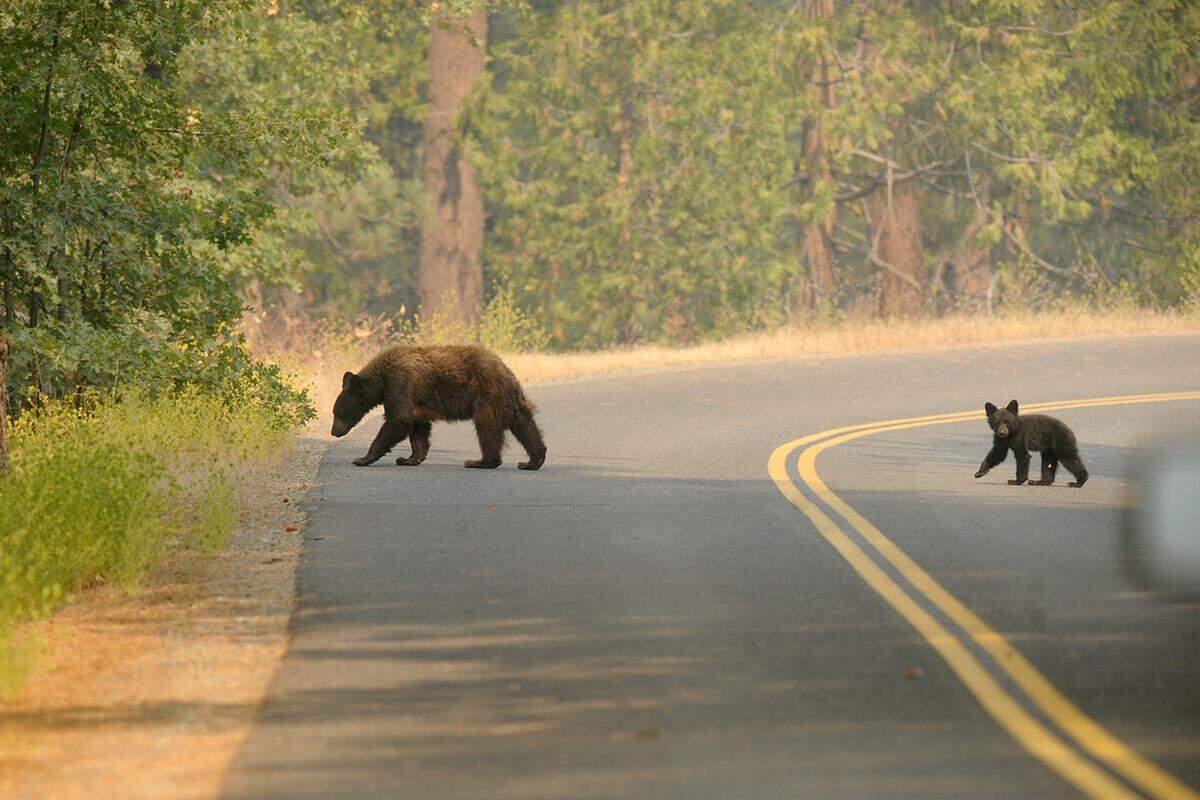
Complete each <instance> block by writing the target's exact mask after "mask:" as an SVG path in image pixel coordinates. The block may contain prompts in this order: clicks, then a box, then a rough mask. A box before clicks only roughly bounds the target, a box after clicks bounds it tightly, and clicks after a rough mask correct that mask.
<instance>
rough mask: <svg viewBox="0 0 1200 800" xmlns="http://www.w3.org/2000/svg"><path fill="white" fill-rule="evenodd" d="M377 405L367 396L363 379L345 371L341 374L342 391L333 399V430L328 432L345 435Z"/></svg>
mask: <svg viewBox="0 0 1200 800" xmlns="http://www.w3.org/2000/svg"><path fill="white" fill-rule="evenodd" d="M377 405H378V403H372V402H371V401H370V400H369V399H368V398H367V392H366V386H365V385H364V382H363V379H362V378H360V377H358V376H357V375H355V374H354V373H353V372H347V373H346V374H345V375H343V376H342V391H341V393H340V394H338V396H337V400H335V401H333V430H331V431H330V433H331V434H333V435H334V436H345V435H346V434H347V433H349V432H350V429H351V428H353V427H354V426H355V425H357V424H358V423H359V422H361V421H362V418H363V417H365V416H366V414H367V412H368V411H370V410H371V409H372V408H374V407H375V406H377Z"/></svg>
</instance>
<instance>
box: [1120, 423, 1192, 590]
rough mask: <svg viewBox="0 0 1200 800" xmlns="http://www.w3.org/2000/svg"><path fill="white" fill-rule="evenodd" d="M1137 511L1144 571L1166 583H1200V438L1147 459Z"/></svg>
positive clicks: (1171, 585)
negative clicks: (1143, 489) (1140, 499)
mask: <svg viewBox="0 0 1200 800" xmlns="http://www.w3.org/2000/svg"><path fill="white" fill-rule="evenodd" d="M1143 478H1144V480H1145V481H1146V482H1147V486H1146V488H1145V494H1144V495H1143V502H1142V504H1141V507H1140V508H1139V509H1138V510H1137V512H1136V515H1137V516H1136V519H1137V525H1136V528H1135V530H1136V531H1137V533H1136V536H1137V542H1136V543H1137V551H1136V552H1137V557H1138V560H1139V566H1140V567H1141V569H1142V571H1143V575H1144V577H1145V578H1146V579H1147V580H1149V581H1150V582H1151V583H1152V584H1153V585H1154V586H1155V587H1158V588H1163V589H1200V442H1197V441H1196V440H1191V441H1189V442H1187V443H1186V444H1183V443H1175V444H1173V445H1170V446H1168V447H1166V448H1164V449H1163V450H1162V451H1161V452H1160V453H1158V454H1157V456H1155V457H1154V458H1153V459H1151V460H1150V462H1149V463H1148V464H1147V465H1146V468H1145V471H1144V473H1143Z"/></svg>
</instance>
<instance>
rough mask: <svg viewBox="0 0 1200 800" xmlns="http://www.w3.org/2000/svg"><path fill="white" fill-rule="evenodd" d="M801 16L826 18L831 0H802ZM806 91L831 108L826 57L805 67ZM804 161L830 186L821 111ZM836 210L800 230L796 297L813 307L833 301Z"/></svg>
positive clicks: (814, 175) (808, 137) (810, 129)
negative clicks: (802, 272)
mask: <svg viewBox="0 0 1200 800" xmlns="http://www.w3.org/2000/svg"><path fill="white" fill-rule="evenodd" d="M804 10H805V16H807V18H808V19H810V20H820V19H827V18H828V17H831V16H833V0H806V3H805V9H804ZM809 92H810V94H811V96H812V99H813V100H814V105H816V106H817V107H819V108H821V109H831V108H833V107H834V97H833V82H832V81H831V80H830V70H829V59H828V57H826V56H825V55H821V56H820V57H819V58H817V59H815V60H814V62H813V64H812V67H811V68H810V70H809ZM804 162H805V167H806V169H807V171H808V175H809V177H810V178H811V179H812V181H813V182H814V184H821V185H824V186H825V187H826V188H829V189H832V187H833V173H832V171H831V170H830V168H829V160H828V159H827V158H826V157H825V142H824V136H823V131H822V124H821V113H820V112H817V113H815V114H814V115H813V118H812V120H811V121H810V124H809V127H808V132H807V133H806V135H805V137H804ZM836 213H837V209H836V207H834V206H831V207H830V209H829V211H828V212H826V214H825V215H824V217H822V218H821V219H820V220H818V221H817V222H815V223H813V224H810V225H808V226H807V227H806V228H805V229H804V242H803V247H802V250H803V254H804V259H805V261H806V262H807V263H808V265H809V270H810V273H809V274H810V279H809V281H808V282H807V285H806V286H805V287H804V292H805V294H806V295H808V297H806V298H801V297H798V298H797V304H799V302H804V301H807V302H809V303H811V304H812V305H813V306H815V307H819V306H821V305H822V304H829V303H831V302H832V301H833V295H834V289H835V288H836V278H835V276H834V271H833V226H834V220H835V216H836Z"/></svg>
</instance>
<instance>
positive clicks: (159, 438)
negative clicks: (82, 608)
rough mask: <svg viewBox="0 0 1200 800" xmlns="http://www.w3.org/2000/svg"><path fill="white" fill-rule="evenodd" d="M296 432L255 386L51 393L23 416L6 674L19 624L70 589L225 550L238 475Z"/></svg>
mask: <svg viewBox="0 0 1200 800" xmlns="http://www.w3.org/2000/svg"><path fill="white" fill-rule="evenodd" d="M294 430H295V420H294V419H293V418H292V417H289V416H288V415H287V414H286V413H281V411H280V408H279V406H278V405H277V404H276V403H273V402H269V401H266V400H264V399H263V397H262V396H261V394H260V393H258V392H256V391H255V390H254V389H253V388H252V389H251V390H248V391H245V392H242V393H232V392H224V393H217V392H213V391H211V390H205V389H201V388H197V387H190V388H185V389H183V390H182V391H180V392H179V393H177V394H173V395H165V394H163V395H160V396H158V397H152V396H149V395H147V394H146V393H144V392H138V391H128V392H126V393H124V394H123V395H120V396H95V395H92V396H84V397H82V398H76V399H75V400H74V402H70V403H68V402H66V401H62V400H47V401H45V402H43V403H41V404H39V405H37V406H35V407H34V408H33V409H31V410H29V411H27V412H26V413H24V414H22V415H21V416H20V417H19V418H18V419H16V420H15V421H14V423H13V426H12V430H11V439H10V468H9V470H7V471H6V472H3V473H0V671H8V672H10V673H11V672H12V671H14V670H17V669H18V668H19V667H20V664H21V661H22V659H21V658H20V657H19V652H18V650H19V644H18V643H14V642H13V641H12V638H11V634H12V632H13V630H14V628H15V626H16V625H17V624H19V623H21V622H24V621H26V620H30V619H35V618H37V617H40V616H43V615H45V614H48V613H49V612H51V611H52V610H53V609H54V608H55V607H56V606H58V605H59V604H60V603H61V602H62V601H63V600H64V599H65V598H66V597H68V596H69V595H70V593H71V592H73V591H75V590H77V589H79V588H81V587H84V586H87V585H90V584H96V583H102V582H103V583H115V584H120V585H126V586H128V585H131V584H134V583H136V582H137V581H138V579H139V578H141V577H142V576H144V575H145V573H146V571H147V570H148V569H149V568H150V567H151V566H153V565H154V564H155V562H156V561H157V560H158V559H159V558H160V557H161V556H162V555H163V554H164V553H166V552H167V551H169V550H171V549H173V548H181V547H188V548H194V549H197V550H200V551H202V552H213V551H215V550H216V549H218V548H219V547H220V546H221V545H222V544H223V543H224V542H225V540H226V539H227V538H228V536H229V535H230V534H231V533H232V531H233V529H234V524H235V522H236V502H235V501H236V497H235V491H234V486H235V480H234V477H235V475H236V474H237V470H239V469H240V468H244V467H245V466H246V465H247V464H249V463H253V462H255V461H261V460H264V459H266V458H269V457H271V456H272V455H274V454H277V453H279V452H281V451H282V450H283V449H285V448H286V446H287V445H288V443H289V441H290V439H291V436H292V435H293V431H294ZM0 678H11V675H10V676H2V675H0ZM0 683H5V684H11V683H12V681H11V680H5V681H0Z"/></svg>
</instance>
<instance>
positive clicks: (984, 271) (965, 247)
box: [950, 208, 992, 307]
mask: <svg viewBox="0 0 1200 800" xmlns="http://www.w3.org/2000/svg"><path fill="white" fill-rule="evenodd" d="M989 218H990V217H989V215H988V212H987V209H986V208H976V209H975V214H974V216H972V217H971V221H970V222H968V223H967V227H966V228H964V229H963V232H962V234H960V239H959V243H958V247H956V248H955V250H954V255H953V257H952V258H951V260H950V269H952V270H953V278H952V280H953V290H954V291H953V294H954V297H953V298H952V299H953V300H954V301H955V303H956V304H957V305H960V306H962V305H966V306H980V307H981V306H982V303H983V302H984V301H985V300H986V298H987V290H988V283H989V282H990V281H991V279H992V263H991V259H990V258H988V255H989V254H988V248H987V247H986V246H983V247H980V246H979V245H977V244H974V243H973V242H972V241H971V239H973V238H974V237H975V234H977V233H978V232H979V229H980V228H982V227H983V226H984V225H985V224H986V223H987V221H988V219H989Z"/></svg>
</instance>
